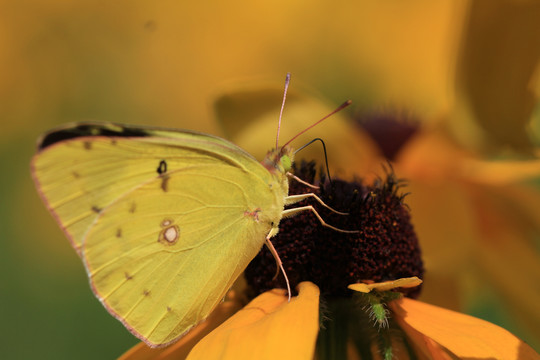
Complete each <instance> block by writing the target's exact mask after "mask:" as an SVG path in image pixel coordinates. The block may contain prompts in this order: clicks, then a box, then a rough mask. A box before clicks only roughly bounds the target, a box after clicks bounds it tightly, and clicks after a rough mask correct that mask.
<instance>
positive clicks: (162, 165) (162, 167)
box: [157, 160, 167, 175]
mask: <svg viewBox="0 0 540 360" xmlns="http://www.w3.org/2000/svg"><path fill="white" fill-rule="evenodd" d="M166 172H167V162H166V161H165V160H161V161H160V162H159V166H158V168H157V173H158V174H159V175H163V174H165V173H166Z"/></svg>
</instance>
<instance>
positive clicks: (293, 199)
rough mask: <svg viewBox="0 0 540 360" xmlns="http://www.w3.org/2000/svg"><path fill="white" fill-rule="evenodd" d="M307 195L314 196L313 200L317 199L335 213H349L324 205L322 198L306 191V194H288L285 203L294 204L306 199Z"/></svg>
mask: <svg viewBox="0 0 540 360" xmlns="http://www.w3.org/2000/svg"><path fill="white" fill-rule="evenodd" d="M309 197H312V198H314V199H315V200H317V201H318V202H319V204H321V205H322V206H324V207H325V208H327V209H328V210H330V211H332V212H333V213H336V214H339V215H349V213H344V212H341V211H337V210H334V209H332V208H331V207H330V206H328V205H326V204H325V203H324V201H322V199H321V198H320V197H318V196H317V195H315V194H314V193H306V194H300V195H289V196H287V197H285V205H291V204H296V203H297V202H299V201H302V200H304V199H307V198H309Z"/></svg>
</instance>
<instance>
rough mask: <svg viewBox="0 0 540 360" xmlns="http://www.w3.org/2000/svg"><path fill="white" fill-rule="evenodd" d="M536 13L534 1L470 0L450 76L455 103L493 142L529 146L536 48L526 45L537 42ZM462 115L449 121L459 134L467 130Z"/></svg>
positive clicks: (538, 24) (539, 25)
mask: <svg viewBox="0 0 540 360" xmlns="http://www.w3.org/2000/svg"><path fill="white" fill-rule="evenodd" d="M539 15H540V3H539V2H537V1H508V0H507V1H471V2H470V9H469V12H468V23H467V24H466V29H465V31H464V33H463V37H462V39H463V42H462V44H461V54H460V61H459V66H458V69H457V76H456V77H457V83H458V90H459V91H458V97H459V100H458V104H457V105H458V106H457V108H458V109H459V108H461V107H465V108H468V111H469V113H470V116H471V118H472V119H473V121H474V122H475V123H476V124H478V125H479V127H480V128H481V129H479V130H480V131H481V132H483V134H482V135H484V136H485V137H486V138H485V140H487V141H488V142H490V143H491V144H493V145H496V146H497V145H511V146H513V147H515V148H516V149H520V150H530V148H529V146H530V140H529V137H528V135H527V132H526V127H527V124H528V122H529V120H530V116H531V114H532V111H533V110H534V108H535V106H536V101H537V100H536V96H535V94H534V90H533V88H534V87H535V86H537V81H538V78H536V79H534V78H533V76H534V74H535V72H536V70H537V67H538V61H539V60H540V48H539V47H538V46H535V47H534V48H531V46H530V44H537V43H539V42H540V22H539V21H538V17H539ZM510 69H511V70H510ZM535 80H536V83H535ZM456 115H457V114H456ZM461 115H464V114H461ZM464 118H465V116H455V117H453V118H452V119H451V120H452V121H450V122H449V125H450V126H452V125H454V126H455V127H456V131H458V133H459V135H460V137H461V136H462V137H466V136H468V135H469V134H468V133H470V131H466V130H468V129H466V128H464V127H463V119H464ZM458 126H460V127H461V129H460V128H458ZM460 130H461V131H460Z"/></svg>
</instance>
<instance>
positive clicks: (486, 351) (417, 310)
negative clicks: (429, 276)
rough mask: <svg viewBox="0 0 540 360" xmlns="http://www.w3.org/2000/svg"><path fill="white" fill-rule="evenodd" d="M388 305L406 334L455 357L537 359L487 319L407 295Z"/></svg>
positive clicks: (516, 339) (536, 356)
mask: <svg viewBox="0 0 540 360" xmlns="http://www.w3.org/2000/svg"><path fill="white" fill-rule="evenodd" d="M390 306H391V308H392V310H393V311H394V314H395V319H396V321H397V322H398V323H399V324H400V326H401V327H402V328H403V330H404V331H405V332H406V333H407V334H408V335H409V334H410V335H413V336H417V335H416V334H413V333H412V332H411V331H410V330H411V328H412V329H414V330H415V331H418V332H420V333H421V334H423V335H425V336H427V337H429V338H431V339H433V340H434V341H436V342H437V343H438V344H439V345H441V346H444V347H445V348H446V349H448V350H449V351H451V352H452V353H453V354H455V355H456V356H457V357H459V358H462V357H463V358H473V357H476V358H494V359H539V358H540V357H539V355H538V354H537V353H536V352H535V351H534V350H533V349H532V348H531V347H530V346H529V345H527V344H525V343H524V342H523V341H521V340H520V339H518V338H517V337H516V336H514V335H513V334H511V333H510V332H508V331H507V330H505V329H503V328H501V327H499V326H497V325H494V324H492V323H489V322H487V321H484V320H481V319H477V318H474V317H472V316H469V315H465V314H461V313H458V312H454V311H450V310H446V309H443V308H439V307H437V306H433V305H429V304H426V303H423V302H420V301H416V300H412V299H408V298H403V299H400V300H396V301H393V302H392V303H390ZM411 337H412V336H411Z"/></svg>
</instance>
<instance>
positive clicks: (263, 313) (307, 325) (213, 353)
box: [188, 282, 319, 360]
mask: <svg viewBox="0 0 540 360" xmlns="http://www.w3.org/2000/svg"><path fill="white" fill-rule="evenodd" d="M298 289H299V295H298V296H297V297H294V298H292V299H291V302H290V303H289V302H287V296H286V293H285V292H284V291H281V290H273V291H268V292H266V293H264V294H261V295H259V296H258V297H257V298H255V299H254V300H253V301H251V302H250V303H249V304H248V305H247V306H246V307H244V308H243V309H242V310H240V311H239V312H238V313H236V314H235V315H234V316H233V317H232V318H230V319H229V320H227V321H226V322H225V323H223V324H222V325H221V326H220V327H219V328H217V329H216V330H214V331H213V332H212V333H211V334H209V335H208V336H206V337H205V338H204V339H203V340H201V341H200V342H199V343H198V344H197V345H196V346H195V347H194V348H193V351H192V352H191V353H190V354H189V357H188V359H189V360H197V359H273V360H275V359H300V360H301V359H306V360H308V359H310V360H311V359H312V358H313V354H314V351H315V341H316V339H317V333H318V330H319V289H318V288H317V286H315V285H314V284H312V283H309V282H303V283H300V285H298Z"/></svg>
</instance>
